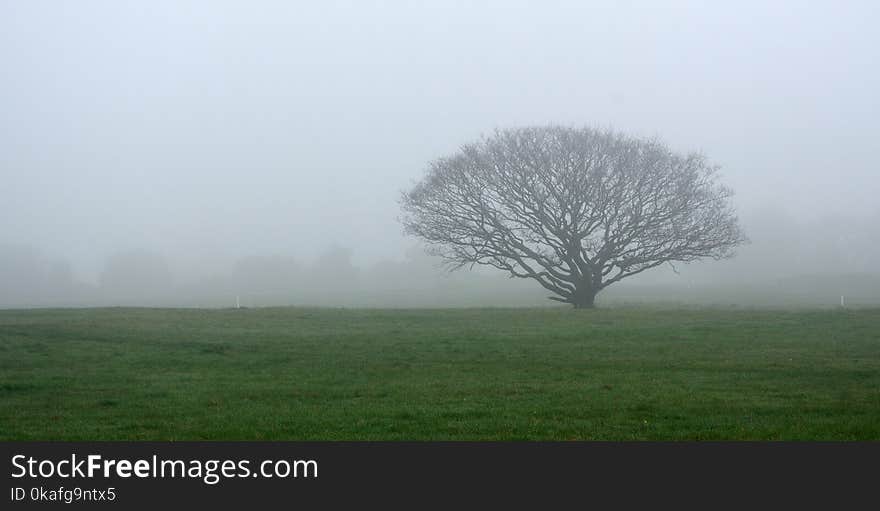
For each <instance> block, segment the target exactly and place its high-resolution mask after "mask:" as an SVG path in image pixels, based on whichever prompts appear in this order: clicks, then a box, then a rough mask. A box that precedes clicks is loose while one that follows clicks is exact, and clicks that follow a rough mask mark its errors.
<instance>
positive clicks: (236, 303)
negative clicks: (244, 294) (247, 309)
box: [235, 295, 241, 309]
mask: <svg viewBox="0 0 880 511" xmlns="http://www.w3.org/2000/svg"><path fill="white" fill-rule="evenodd" d="M235 308H236V309H240V308H241V300H239V299H238V295H235Z"/></svg>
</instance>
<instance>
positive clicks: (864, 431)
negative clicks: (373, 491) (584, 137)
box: [0, 308, 880, 440]
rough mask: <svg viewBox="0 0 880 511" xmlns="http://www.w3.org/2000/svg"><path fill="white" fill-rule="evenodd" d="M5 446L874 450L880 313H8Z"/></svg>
mask: <svg viewBox="0 0 880 511" xmlns="http://www.w3.org/2000/svg"><path fill="white" fill-rule="evenodd" d="M0 439H3V440H49V439H51V440H122V439H144V440H195V439H211V440H219V439H224V440H225V439H234V440H254V439H277V440H477V439H499V440H508V439H509V440H539V439H540V440H546V439H551V440H574V439H596V440H633V439H635V440H642V439H645V440H648V439H650V440H656V439H672V440H677V439H702V440H709V439H713V440H716V439H805V440H806V439H810V440H813V439H817V440H855V439H874V440H877V439H880V309H872V310H826V311H770V310H722V309H678V310H659V309H644V308H642V309H639V308H612V309H597V310H584V311H575V310H570V309H567V308H559V309H556V308H547V309H497V310H496V309H461V310H455V309H450V310H342V309H299V308H273V309H242V310H179V309H178V310H168V309H90V310H89V309H85V310H28V311H8V310H7V311H0Z"/></svg>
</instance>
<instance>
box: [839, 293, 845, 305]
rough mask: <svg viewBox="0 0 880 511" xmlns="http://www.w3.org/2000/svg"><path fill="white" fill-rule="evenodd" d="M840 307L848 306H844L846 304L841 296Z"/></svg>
mask: <svg viewBox="0 0 880 511" xmlns="http://www.w3.org/2000/svg"><path fill="white" fill-rule="evenodd" d="M840 306H841V307H845V306H846V305H844V302H843V295H840Z"/></svg>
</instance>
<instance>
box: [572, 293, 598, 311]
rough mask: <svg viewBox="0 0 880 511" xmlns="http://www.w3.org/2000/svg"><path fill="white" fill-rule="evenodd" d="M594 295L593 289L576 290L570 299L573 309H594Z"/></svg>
mask: <svg viewBox="0 0 880 511" xmlns="http://www.w3.org/2000/svg"><path fill="white" fill-rule="evenodd" d="M596 293H597V291H594V290H593V289H583V290H581V289H578V290H577V291H576V292H575V294H574V296H572V297H571V304H572V305H574V308H575V309H592V308H594V307H596Z"/></svg>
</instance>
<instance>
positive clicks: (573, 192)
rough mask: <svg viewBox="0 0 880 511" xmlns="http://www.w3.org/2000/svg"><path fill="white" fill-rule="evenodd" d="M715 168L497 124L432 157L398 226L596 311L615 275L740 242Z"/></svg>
mask: <svg viewBox="0 0 880 511" xmlns="http://www.w3.org/2000/svg"><path fill="white" fill-rule="evenodd" d="M717 169H718V168H717V167H716V166H714V165H711V164H709V163H708V162H707V160H706V158H705V157H704V156H702V155H700V154H688V155H679V154H676V153H674V152H673V151H671V150H670V149H669V148H668V147H667V146H665V145H664V144H662V143H661V142H659V141H657V140H643V139H637V138H633V137H629V136H626V135H623V134H620V133H617V132H614V131H600V130H595V129H591V128H583V129H572V128H565V127H558V126H550V127H533V128H522V129H512V130H504V131H496V132H495V134H494V135H493V136H491V137H488V138H483V139H482V140H480V141H479V142H476V143H473V144H468V145H465V146H464V147H462V149H461V150H460V151H459V152H457V153H456V154H454V155H452V156H448V157H445V158H440V159H438V160H436V161H434V162H432V163H431V164H430V166H429V170H428V173H427V175H426V176H425V178H424V179H423V180H422V181H421V182H419V183H418V184H417V185H416V186H415V187H414V188H413V189H412V190H410V191H408V192H405V193H404V194H403V197H402V200H401V206H402V209H403V213H404V214H403V217H402V222H403V224H404V227H405V230H406V232H407V233H409V234H412V235H415V236H417V237H419V238H421V239H423V240H424V241H426V242H427V243H428V244H429V247H430V251H431V252H432V253H434V254H437V255H440V256H442V257H443V258H444V259H445V260H446V261H447V262H448V263H449V265H450V266H451V267H452V268H453V269H456V268H461V267H463V266H473V265H475V264H479V265H487V266H492V267H495V268H498V269H501V270H504V271H506V272H508V273H509V274H510V276H511V277H520V278H531V279H534V280H536V281H538V283H539V284H541V285H542V286H543V287H544V288H546V289H548V290H549V291H551V292H553V294H554V296H551V297H550V299H551V300H557V301H560V302H565V303H570V304H572V305H574V307H576V308H586V307H593V304H594V300H595V297H596V294H597V293H598V292H599V291H601V290H602V289H604V288H606V287H608V286H609V285H611V284H614V283H615V282H619V281H620V280H623V279H625V278H627V277H630V276H633V275H636V274H638V273H641V272H643V271H645V270H648V269H650V268H654V267H656V266H659V265H661V264H664V263H667V262H669V263H672V262H675V261H681V262H687V261H693V260H696V259H700V258H704V257H710V258H714V259H721V258H726V257H730V256H731V255H732V249H733V247H735V246H736V245H738V244H739V243H741V242H743V241H745V236H744V235H743V233H742V231H741V229H740V227H739V225H738V222H737V218H736V216H735V214H734V212H733V210H732V208H731V206H730V205H729V204H728V199H729V197H730V196H731V195H732V192H731V190H730V189H729V188H726V187H724V186H722V185H720V184H719V183H718V181H717V175H718V174H717Z"/></svg>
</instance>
